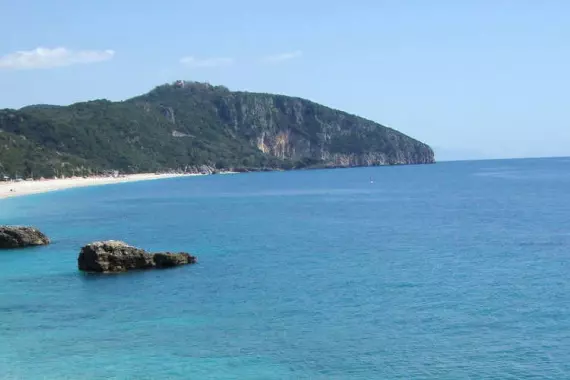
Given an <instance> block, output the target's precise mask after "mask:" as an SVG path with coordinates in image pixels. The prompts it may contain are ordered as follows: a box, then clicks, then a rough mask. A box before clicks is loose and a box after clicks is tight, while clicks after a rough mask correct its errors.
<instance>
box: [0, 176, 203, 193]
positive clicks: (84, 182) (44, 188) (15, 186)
mask: <svg viewBox="0 0 570 380" xmlns="http://www.w3.org/2000/svg"><path fill="white" fill-rule="evenodd" d="M195 175H200V174H155V173H144V174H131V175H125V176H120V177H87V178H83V177H73V178H65V179H45V180H33V181H20V182H0V199H3V198H9V197H17V196H22V195H29V194H38V193H45V192H49V191H56V190H63V189H70V188H74V187H85V186H97V185H109V184H114V183H124V182H135V181H148V180H156V179H164V178H171V177H182V176H195Z"/></svg>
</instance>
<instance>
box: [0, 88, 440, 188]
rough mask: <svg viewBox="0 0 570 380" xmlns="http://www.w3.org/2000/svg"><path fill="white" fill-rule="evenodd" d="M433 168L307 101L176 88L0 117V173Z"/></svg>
mask: <svg viewBox="0 0 570 380" xmlns="http://www.w3.org/2000/svg"><path fill="white" fill-rule="evenodd" d="M433 162H434V154H433V151H432V149H431V148H430V147H429V146H427V145H426V144H424V143H422V142H419V141H417V140H415V139H413V138H411V137H408V136H406V135H404V134H402V133H400V132H398V131H396V130H394V129H391V128H387V127H384V126H382V125H380V124H377V123H375V122H372V121H369V120H366V119H363V118H360V117H357V116H354V115H350V114H347V113H345V112H342V111H338V110H334V109H331V108H328V107H325V106H322V105H319V104H316V103H313V102H311V101H308V100H304V99H300V98H294V97H288V96H282V95H271V94H258V93H248V92H232V91H229V90H228V89H227V88H225V87H223V86H212V85H209V84H205V83H196V82H180V81H179V82H176V83H173V84H166V85H162V86H158V87H156V88H155V89H153V90H152V91H150V92H149V93H147V94H145V95H142V96H138V97H135V98H132V99H129V100H126V101H121V102H111V101H108V100H94V101H88V102H82V103H76V104H72V105H70V106H50V105H35V106H28V107H24V108H22V109H20V110H11V109H4V110H0V174H5V175H9V176H14V175H20V176H24V177H27V176H30V175H33V176H36V177H38V176H46V177H47V176H50V177H51V176H53V175H74V174H75V175H89V174H93V173H99V172H101V171H104V170H119V171H120V172H124V173H133V172H150V171H166V170H185V171H197V170H200V168H199V167H200V166H202V165H206V166H209V167H214V168H218V169H238V170H264V169H265V170H268V169H294V168H306V167H349V166H371V165H394V164H427V163H433Z"/></svg>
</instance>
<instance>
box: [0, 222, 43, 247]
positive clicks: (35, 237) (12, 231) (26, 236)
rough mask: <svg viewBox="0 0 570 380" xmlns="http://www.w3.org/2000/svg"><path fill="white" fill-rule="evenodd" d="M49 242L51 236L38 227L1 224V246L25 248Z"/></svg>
mask: <svg viewBox="0 0 570 380" xmlns="http://www.w3.org/2000/svg"><path fill="white" fill-rule="evenodd" d="M49 243H50V240H49V238H48V237H47V236H46V235H44V234H43V233H42V232H40V231H39V230H38V229H36V228H33V227H24V226H0V248H24V247H32V246H37V245H47V244H49Z"/></svg>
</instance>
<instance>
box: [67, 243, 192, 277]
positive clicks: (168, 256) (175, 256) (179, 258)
mask: <svg viewBox="0 0 570 380" xmlns="http://www.w3.org/2000/svg"><path fill="white" fill-rule="evenodd" d="M195 262H196V257H194V256H191V255H190V254H188V253H182V252H181V253H163V252H160V253H151V252H147V251H145V250H144V249H140V248H137V247H133V246H130V245H128V244H127V243H125V242H122V241H116V240H108V241H100V242H95V243H91V244H88V245H86V246H85V247H83V248H81V252H80V253H79V257H78V259H77V265H78V267H79V270H82V271H85V272H101V273H109V272H126V271H128V270H132V269H150V268H169V267H174V266H178V265H185V264H194V263H195Z"/></svg>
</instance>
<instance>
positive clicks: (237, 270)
mask: <svg viewBox="0 0 570 380" xmlns="http://www.w3.org/2000/svg"><path fill="white" fill-rule="evenodd" d="M2 223H3V224H23V225H33V226H36V227H38V228H40V229H41V230H43V231H44V232H45V233H46V234H48V235H49V236H50V237H51V239H52V240H53V244H51V245H49V246H47V247H40V248H30V249H24V250H5V251H1V252H0V379H74V380H77V379H240V380H247V379H450V380H451V379H453V380H456V379H570V158H553V159H522V160H497V161H472V162H468V161H466V162H444V163H438V164H435V165H419V166H391V167H373V168H355V169H336V170H306V171H291V172H269V173H248V174H238V175H213V176H202V177H184V178H172V179H165V180H157V181H146V182H137V183H125V184H117V185H107V186H98V187H89V188H81V189H70V190H64V191H58V192H53V193H45V194H40V195H31V196H25V197H20V198H12V199H6V200H1V201H0V224H2ZM107 239H115V240H123V241H126V242H127V243H130V244H132V245H136V246H139V247H141V248H144V249H147V250H151V251H165V250H168V251H187V252H191V253H193V254H195V255H196V256H197V257H198V263H197V264H196V265H191V266H184V267H178V268H174V269H165V270H148V271H135V272H129V273H125V274H111V275H94V274H84V273H81V272H79V271H78V269H77V256H78V253H79V251H80V248H81V247H82V246H83V245H85V244H87V243H90V242H93V241H97V240H107Z"/></svg>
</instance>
